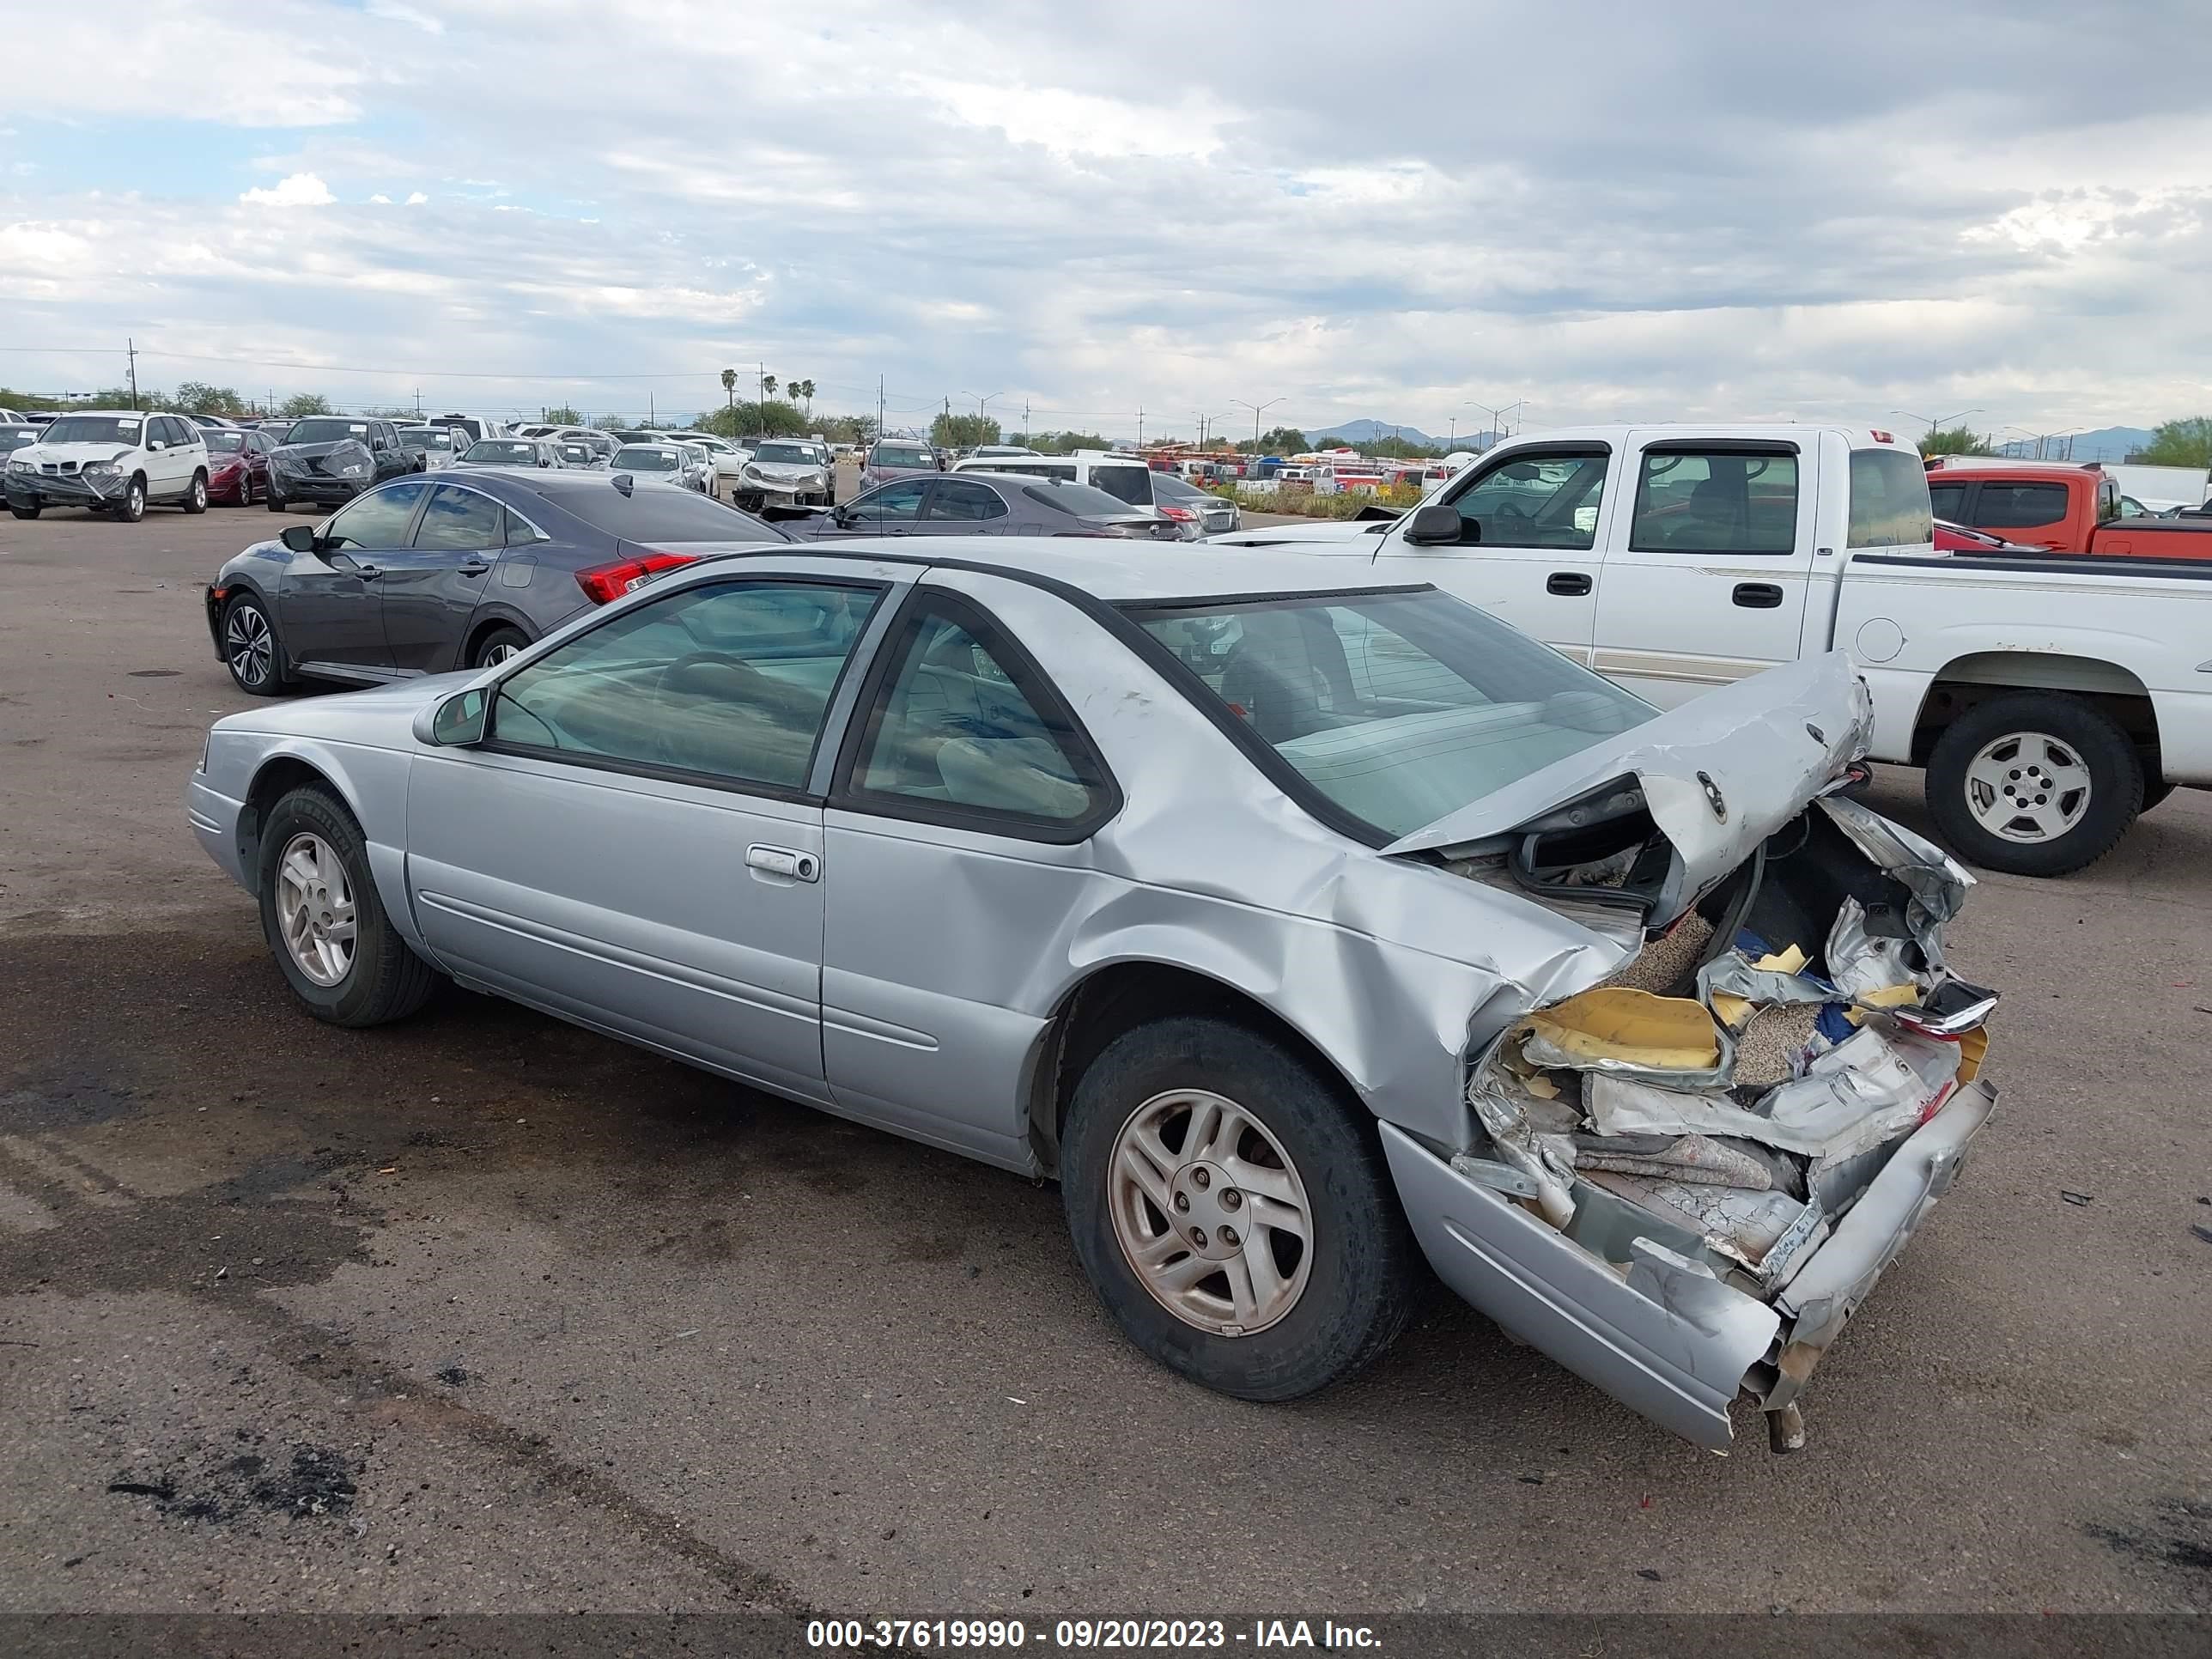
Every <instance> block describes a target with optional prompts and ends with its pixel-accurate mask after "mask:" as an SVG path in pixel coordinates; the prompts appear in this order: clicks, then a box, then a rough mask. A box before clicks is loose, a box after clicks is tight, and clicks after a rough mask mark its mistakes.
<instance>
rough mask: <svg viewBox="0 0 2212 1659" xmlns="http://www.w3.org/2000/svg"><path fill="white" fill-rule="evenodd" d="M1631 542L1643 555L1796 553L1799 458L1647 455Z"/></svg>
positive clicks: (1715, 453)
mask: <svg viewBox="0 0 2212 1659" xmlns="http://www.w3.org/2000/svg"><path fill="white" fill-rule="evenodd" d="M1628 544H1629V546H1630V547H1631V548H1632V549H1634V550H1636V551H1638V552H1639V553H1654V552H1682V553H1789V552H1792V551H1794V550H1796V545H1797V458H1796V456H1795V455H1774V454H1758V453H1752V454H1747V453H1734V454H1730V453H1727V452H1725V451H1720V450H1713V451H1690V450H1660V451H1649V450H1647V451H1646V452H1645V453H1644V465H1643V468H1642V471H1641V473H1640V476H1639V477H1638V479H1637V483H1636V516H1635V518H1634V520H1632V522H1631V523H1630V526H1629V531H1628Z"/></svg>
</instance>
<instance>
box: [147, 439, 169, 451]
mask: <svg viewBox="0 0 2212 1659" xmlns="http://www.w3.org/2000/svg"><path fill="white" fill-rule="evenodd" d="M146 447H147V448H148V449H167V447H169V446H168V443H167V441H166V440H164V439H161V438H149V439H148V440H147V441H146Z"/></svg>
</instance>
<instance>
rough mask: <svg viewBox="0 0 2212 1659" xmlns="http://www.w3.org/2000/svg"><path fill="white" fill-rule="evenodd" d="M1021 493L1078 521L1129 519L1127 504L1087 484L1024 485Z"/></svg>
mask: <svg viewBox="0 0 2212 1659" xmlns="http://www.w3.org/2000/svg"><path fill="white" fill-rule="evenodd" d="M1022 494H1023V495H1026V496H1028V497H1029V498H1030V500H1031V501H1038V502H1041V503H1042V504H1043V505H1044V506H1046V507H1050V508H1052V510H1053V511H1054V512H1055V513H1074V514H1075V515H1076V516H1077V517H1078V518H1084V519H1126V518H1128V517H1129V516H1130V513H1129V504H1128V503H1127V501H1116V500H1115V498H1114V497H1113V496H1111V495H1108V494H1107V493H1106V492H1105V491H1104V490H1103V489H1092V488H1091V486H1090V485H1089V484H1079V483H1041V484H1024V486H1023V487H1022Z"/></svg>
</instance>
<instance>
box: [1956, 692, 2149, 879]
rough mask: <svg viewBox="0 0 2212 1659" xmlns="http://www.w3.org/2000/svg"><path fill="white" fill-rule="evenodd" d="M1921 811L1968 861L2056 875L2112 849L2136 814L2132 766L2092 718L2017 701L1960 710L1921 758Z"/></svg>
mask: <svg viewBox="0 0 2212 1659" xmlns="http://www.w3.org/2000/svg"><path fill="white" fill-rule="evenodd" d="M1926 793H1927V799H1928V810H1929V813H1930V814H1931V815H1932V816H1933V817H1934V818H1935V820H1936V827H1937V828H1938V829H1942V832H1943V836H1944V838H1945V839H1946V840H1947V841H1948V842H1950V843H1951V845H1952V846H1953V847H1954V848H1956V849H1957V850H1958V851H1959V852H1960V853H1962V854H1965V855H1966V858H1967V859H1968V860H1970V861H1972V862H1973V863H1975V864H1978V865H1980V866H1983V867H1984V868H1985V869H1990V870H2002V871H2005V872H2008V873H2010V874H2013V875H2019V876H2063V875H2069V874H2071V873H2072V872H2075V871H2076V870H2081V869H2084V868H2087V866H2090V865H2092V864H2094V863H2095V862H2096V861H2097V860H2099V859H2100V858H2102V857H2104V855H2105V854H2107V853H2109V852H2111V851H2112V847H2113V844H2114V843H2115V842H2118V840H2119V838H2120V836H2122V835H2123V834H2124V833H2125V831H2126V829H2127V827H2128V825H2129V824H2130V823H2134V822H2135V819H2136V814H2137V813H2138V812H2140V811H2142V799H2143V770H2142V758H2141V757H2140V756H2139V755H2138V754H2137V753H2136V746H2135V744H2133V743H2132V742H2130V740H2129V738H2128V734H2127V733H2126V732H2124V731H2122V730H2121V729H2120V727H2119V725H2118V722H2117V721H2115V720H2113V719H2112V717H2111V716H2110V715H2109V714H2106V713H2105V712H2104V711H2103V710H2102V709H2100V708H2095V707H2093V705H2091V704H2089V703H2086V702H2082V701H2081V699H2079V698H2078V697H2069V696H2064V695H2063V694H2062V693H2058V692H2018V693H2015V694H2014V695H2012V696H2002V697H1996V698H1992V699H1991V700H1990V702H1985V703H1983V704H1981V705H1980V706H1979V707H1978V708H1973V709H1970V710H1969V711H1968V712H1967V713H1966V714H1964V715H1962V716H1961V717H1960V719H1959V720H1956V721H1954V722H1953V724H1952V725H1951V726H1948V728H1946V729H1945V731H1944V732H1943V735H1942V737H1941V738H1938V739H1937V740H1936V748H1935V750H1934V752H1933V753H1931V754H1930V755H1929V757H1928V774H1927V781H1926Z"/></svg>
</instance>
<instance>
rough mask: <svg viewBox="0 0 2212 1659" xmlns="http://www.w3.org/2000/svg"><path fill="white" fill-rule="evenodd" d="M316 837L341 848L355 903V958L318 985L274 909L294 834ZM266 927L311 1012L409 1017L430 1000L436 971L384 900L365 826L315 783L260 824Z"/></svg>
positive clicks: (352, 1019)
mask: <svg viewBox="0 0 2212 1659" xmlns="http://www.w3.org/2000/svg"><path fill="white" fill-rule="evenodd" d="M301 834H311V835H314V836H320V837H321V838H322V840H323V841H324V842H325V844H326V845H328V846H329V847H330V848H331V849H332V850H333V851H334V852H335V853H336V854H337V859H338V862H339V864H340V866H342V867H343V871H344V873H345V880H346V885H347V887H348V888H349V889H350V890H351V891H352V894H353V902H354V927H355V943H354V953H353V961H352V963H351V965H350V966H349V968H348V969H347V970H346V973H345V976H344V977H343V978H342V979H340V980H339V981H337V983H336V984H335V985H329V986H324V985H318V984H317V983H315V981H313V980H312V979H310V978H309V977H308V976H307V975H306V973H304V972H303V971H301V968H300V966H299V964H298V963H295V961H294V960H293V959H292V952H291V949H290V947H289V946H288V945H286V944H285V942H284V934H283V921H282V920H281V919H280V918H279V916H278V915H277V908H276V871H277V866H278V865H279V863H280V862H281V861H282V860H283V856H284V850H285V848H287V846H289V844H290V842H291V841H292V839H293V838H294V837H295V836H299V835H301ZM255 876H256V887H255V890H256V891H257V893H258V895H259V896H260V900H261V932H262V936H263V937H264V939H267V940H268V942H269V950H270V954H271V955H272V956H274V957H276V966H277V969H278V971H280V972H281V973H282V974H283V975H284V982H285V983H286V984H288V985H289V986H290V987H292V994H293V995H294V996H295V997H297V998H298V999H299V1000H300V1001H301V1004H302V1006H305V1007H306V1008H307V1012H309V1013H311V1014H313V1015H314V1017H315V1018H318V1019H322V1020H328V1021H329V1022H330V1023H331V1024H333V1025H345V1026H352V1027H360V1026H364V1025H382V1024H386V1023H387V1022H388V1021H391V1020H395V1019H404V1018H406V1017H407V1016H408V1015H410V1014H411V1013H413V1012H415V1011H416V1009H417V1008H420V1007H421V1006H422V1005H423V1003H424V1002H425V1001H427V1000H428V999H429V995H430V993H431V991H432V989H433V988H434V987H435V986H436V984H437V982H438V974H437V970H436V969H434V968H433V967H431V966H430V964H429V963H427V962H425V961H423V960H422V957H418V956H416V954H415V952H414V951H411V950H410V949H409V948H408V945H407V942H406V941H405V940H404V939H401V938H400V937H399V933H398V930H397V929H396V928H394V927H392V921H391V919H390V918H389V917H388V916H386V915H385V913H384V906H383V904H382V903H381V902H380V901H379V899H378V897H377V893H376V884H375V882H374V879H373V878H371V876H370V874H369V869H368V847H367V844H366V843H365V842H364V841H363V839H362V833H361V826H360V825H359V824H357V823H355V822H354V818H353V814H352V813H351V812H349V811H347V810H346V808H345V806H344V805H343V803H341V802H340V801H339V800H338V799H337V798H336V797H335V796H333V795H332V794H331V793H330V792H329V791H328V790H327V789H325V787H322V786H319V785H316V784H308V785H305V786H303V787H300V788H298V789H295V790H293V791H292V792H291V793H289V794H288V795H285V796H284V797H283V798H282V799H279V800H278V801H277V803H276V805H274V806H273V807H271V808H270V810H269V816H268V817H267V818H266V819H265V820H264V823H263V824H262V827H261V859H260V867H259V869H258V871H257V872H255Z"/></svg>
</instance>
